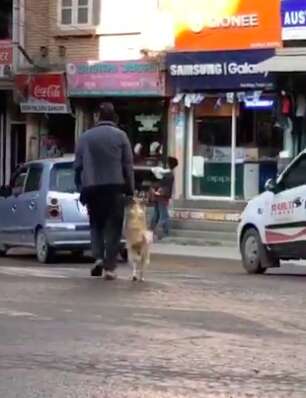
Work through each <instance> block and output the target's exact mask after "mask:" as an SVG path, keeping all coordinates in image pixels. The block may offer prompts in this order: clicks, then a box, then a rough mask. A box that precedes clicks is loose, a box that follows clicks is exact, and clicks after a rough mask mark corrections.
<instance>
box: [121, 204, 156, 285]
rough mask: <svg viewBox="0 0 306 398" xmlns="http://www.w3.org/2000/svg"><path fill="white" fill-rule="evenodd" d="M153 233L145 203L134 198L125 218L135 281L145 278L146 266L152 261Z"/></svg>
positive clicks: (126, 235)
mask: <svg viewBox="0 0 306 398" xmlns="http://www.w3.org/2000/svg"><path fill="white" fill-rule="evenodd" d="M151 235H152V234H151V232H150V231H148V229H147V220H146V208H145V205H144V204H143V203H142V202H141V201H140V199H133V202H132V203H131V205H130V206H128V208H127V210H126V218H125V237H126V240H127V248H128V254H129V260H130V263H131V265H132V266H133V275H132V278H133V281H137V280H140V281H143V280H144V270H145V267H146V266H148V265H149V263H150V243H151V241H152V239H151Z"/></svg>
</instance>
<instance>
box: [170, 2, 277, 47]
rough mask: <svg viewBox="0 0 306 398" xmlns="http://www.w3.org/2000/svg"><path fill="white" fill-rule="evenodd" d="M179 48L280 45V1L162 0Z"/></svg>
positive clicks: (176, 45)
mask: <svg viewBox="0 0 306 398" xmlns="http://www.w3.org/2000/svg"><path fill="white" fill-rule="evenodd" d="M163 6H164V11H165V12H166V13H168V15H171V18H172V21H173V26H174V32H175V47H176V50H178V51H215V50H243V49H261V48H275V47H280V46H281V12H280V7H281V6H280V0H188V1H186V0H163Z"/></svg>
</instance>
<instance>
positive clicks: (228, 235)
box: [171, 229, 237, 242]
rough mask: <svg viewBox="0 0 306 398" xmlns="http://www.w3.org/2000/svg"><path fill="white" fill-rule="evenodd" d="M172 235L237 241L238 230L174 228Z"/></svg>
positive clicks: (207, 239)
mask: <svg viewBox="0 0 306 398" xmlns="http://www.w3.org/2000/svg"><path fill="white" fill-rule="evenodd" d="M171 237H173V238H185V239H200V240H205V241H212V242H218V241H226V242H227V241H228V242H236V240H237V234H236V232H226V231H204V230H202V231H201V230H193V229H191V230H190V229H172V230H171Z"/></svg>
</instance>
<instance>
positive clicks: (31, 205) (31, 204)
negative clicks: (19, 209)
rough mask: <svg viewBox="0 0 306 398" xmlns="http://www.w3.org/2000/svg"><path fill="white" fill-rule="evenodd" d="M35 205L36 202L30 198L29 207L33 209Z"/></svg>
mask: <svg viewBox="0 0 306 398" xmlns="http://www.w3.org/2000/svg"><path fill="white" fill-rule="evenodd" d="M35 207H36V202H35V201H34V200H31V202H30V203H29V209H30V210H34V209H35Z"/></svg>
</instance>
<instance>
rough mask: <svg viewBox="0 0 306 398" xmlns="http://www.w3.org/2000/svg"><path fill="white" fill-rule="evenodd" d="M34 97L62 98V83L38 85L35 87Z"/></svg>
mask: <svg viewBox="0 0 306 398" xmlns="http://www.w3.org/2000/svg"><path fill="white" fill-rule="evenodd" d="M33 94H34V97H35V98H39V99H42V98H54V99H56V98H61V97H62V93H61V86H60V84H51V85H49V86H46V87H44V86H40V85H37V86H35V87H34V93H33Z"/></svg>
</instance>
